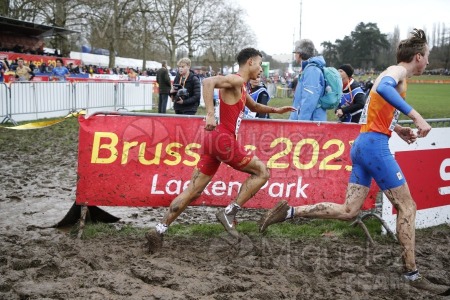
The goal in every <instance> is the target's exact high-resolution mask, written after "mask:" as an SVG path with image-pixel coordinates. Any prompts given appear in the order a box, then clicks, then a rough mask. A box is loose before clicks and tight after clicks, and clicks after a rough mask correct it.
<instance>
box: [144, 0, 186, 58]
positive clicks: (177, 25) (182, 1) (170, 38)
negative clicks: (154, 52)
mask: <svg viewBox="0 0 450 300" xmlns="http://www.w3.org/2000/svg"><path fill="white" fill-rule="evenodd" d="M151 1H153V6H154V7H155V11H154V13H153V14H152V17H153V20H154V22H155V23H156V24H158V27H157V28H156V31H157V33H156V36H155V40H156V41H158V42H159V43H160V45H161V46H162V47H163V49H164V50H166V51H168V52H169V55H170V64H171V65H172V66H174V65H175V63H176V51H177V49H178V48H179V47H180V46H181V45H183V44H184V42H185V40H184V38H183V37H184V36H185V28H184V27H183V26H182V24H181V22H180V18H181V16H182V14H181V11H182V9H183V8H184V6H185V5H186V2H187V0H166V1H160V0H151Z"/></svg>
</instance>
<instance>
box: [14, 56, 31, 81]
mask: <svg viewBox="0 0 450 300" xmlns="http://www.w3.org/2000/svg"><path fill="white" fill-rule="evenodd" d="M15 73H16V75H15V77H16V81H31V80H33V78H34V73H33V71H31V69H30V68H29V67H27V66H25V65H24V62H23V58H18V59H17V68H16V72H15Z"/></svg>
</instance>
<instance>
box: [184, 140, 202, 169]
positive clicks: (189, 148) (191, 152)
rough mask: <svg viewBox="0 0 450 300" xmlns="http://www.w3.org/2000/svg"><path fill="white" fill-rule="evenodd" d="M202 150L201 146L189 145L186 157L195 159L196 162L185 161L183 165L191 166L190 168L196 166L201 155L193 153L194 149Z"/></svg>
mask: <svg viewBox="0 0 450 300" xmlns="http://www.w3.org/2000/svg"><path fill="white" fill-rule="evenodd" d="M200 148H201V145H200V144H197V143H192V144H189V145H187V146H186V150H185V152H186V155H188V156H190V157H193V158H194V160H193V161H190V160H185V161H183V164H185V165H186V166H189V167H193V166H196V165H197V163H198V161H199V160H200V155H198V153H196V152H194V151H192V149H200Z"/></svg>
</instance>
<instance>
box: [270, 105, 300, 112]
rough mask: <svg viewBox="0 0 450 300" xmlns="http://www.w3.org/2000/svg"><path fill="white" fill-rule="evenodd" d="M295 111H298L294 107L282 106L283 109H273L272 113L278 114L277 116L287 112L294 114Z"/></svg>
mask: <svg viewBox="0 0 450 300" xmlns="http://www.w3.org/2000/svg"><path fill="white" fill-rule="evenodd" d="M293 111H297V109H296V108H295V107H293V106H282V107H272V111H271V112H273V113H277V114H283V113H286V112H293Z"/></svg>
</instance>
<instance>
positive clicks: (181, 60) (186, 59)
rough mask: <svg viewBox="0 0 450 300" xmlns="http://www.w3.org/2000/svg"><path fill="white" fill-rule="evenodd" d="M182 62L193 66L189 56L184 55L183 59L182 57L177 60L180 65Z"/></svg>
mask: <svg viewBox="0 0 450 300" xmlns="http://www.w3.org/2000/svg"><path fill="white" fill-rule="evenodd" d="M180 64H185V65H187V66H189V67H190V66H191V60H190V59H189V58H187V57H183V58H182V59H180V60H179V61H178V62H177V65H178V66H179V65H180Z"/></svg>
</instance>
